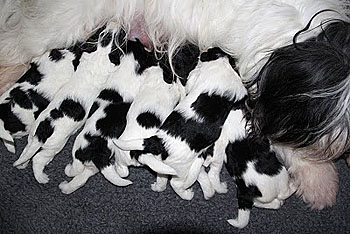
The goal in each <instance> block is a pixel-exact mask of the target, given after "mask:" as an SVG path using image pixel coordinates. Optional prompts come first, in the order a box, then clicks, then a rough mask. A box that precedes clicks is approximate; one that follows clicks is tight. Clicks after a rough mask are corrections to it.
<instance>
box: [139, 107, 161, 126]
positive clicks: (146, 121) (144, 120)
mask: <svg viewBox="0 0 350 234" xmlns="http://www.w3.org/2000/svg"><path fill="white" fill-rule="evenodd" d="M136 121H137V122H138V124H140V126H142V127H144V128H146V129H148V128H154V127H160V125H161V124H162V123H161V121H160V118H159V117H158V116H156V115H155V114H154V113H151V112H148V111H146V112H143V113H141V114H139V115H138V116H137V118H136Z"/></svg>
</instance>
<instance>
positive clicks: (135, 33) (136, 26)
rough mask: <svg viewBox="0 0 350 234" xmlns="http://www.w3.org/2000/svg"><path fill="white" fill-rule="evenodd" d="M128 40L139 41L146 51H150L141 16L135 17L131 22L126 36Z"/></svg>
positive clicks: (149, 42) (150, 44)
mask: <svg viewBox="0 0 350 234" xmlns="http://www.w3.org/2000/svg"><path fill="white" fill-rule="evenodd" d="M128 39H129V40H136V39H139V40H140V42H141V43H142V44H143V45H144V46H145V47H146V48H148V49H152V43H151V41H150V39H149V37H148V35H147V33H146V31H145V20H144V18H143V16H142V15H138V16H136V17H135V18H134V19H133V21H132V22H131V28H130V31H129V34H128Z"/></svg>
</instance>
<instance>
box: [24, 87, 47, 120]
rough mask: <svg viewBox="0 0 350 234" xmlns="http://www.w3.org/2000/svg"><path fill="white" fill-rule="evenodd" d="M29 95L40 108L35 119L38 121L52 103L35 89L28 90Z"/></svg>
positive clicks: (35, 114)
mask: <svg viewBox="0 0 350 234" xmlns="http://www.w3.org/2000/svg"><path fill="white" fill-rule="evenodd" d="M28 93H29V97H30V99H31V100H32V102H33V104H34V105H35V106H36V107H37V108H38V110H37V111H35V112H34V118H35V119H37V118H38V116H39V115H40V113H41V112H42V111H43V110H45V109H46V107H47V106H48V105H49V103H50V102H49V100H48V99H47V98H44V96H43V95H41V94H39V93H38V92H36V91H34V90H33V89H30V90H28Z"/></svg>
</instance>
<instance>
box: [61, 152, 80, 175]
mask: <svg viewBox="0 0 350 234" xmlns="http://www.w3.org/2000/svg"><path fill="white" fill-rule="evenodd" d="M84 168H85V167H84V164H83V163H82V162H81V161H80V160H78V159H76V158H75V157H73V162H72V163H71V164H67V166H66V167H65V169H64V173H65V174H66V175H67V176H68V177H74V176H77V175H79V174H80V173H82V172H83V170H84Z"/></svg>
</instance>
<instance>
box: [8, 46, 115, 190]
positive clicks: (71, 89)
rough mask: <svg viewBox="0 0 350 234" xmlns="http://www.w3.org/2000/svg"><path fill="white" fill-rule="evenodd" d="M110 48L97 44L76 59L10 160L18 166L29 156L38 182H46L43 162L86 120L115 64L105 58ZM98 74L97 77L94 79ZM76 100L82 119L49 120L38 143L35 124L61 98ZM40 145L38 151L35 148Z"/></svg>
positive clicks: (60, 148)
mask: <svg viewBox="0 0 350 234" xmlns="http://www.w3.org/2000/svg"><path fill="white" fill-rule="evenodd" d="M110 51H111V43H110V45H108V46H107V47H101V46H100V45H98V47H97V50H96V51H95V52H93V53H90V54H88V53H84V54H83V55H82V57H81V59H80V65H79V66H78V68H77V71H76V72H75V73H74V74H73V76H72V78H71V80H70V81H69V82H68V83H67V84H65V85H64V86H63V87H62V88H61V89H60V90H59V91H58V92H57V94H56V95H55V97H54V99H53V100H52V101H51V103H50V104H49V106H48V107H47V108H46V109H45V110H44V111H43V112H42V113H41V114H40V115H39V117H38V118H37V119H36V121H35V123H34V125H33V127H32V128H31V130H30V133H29V136H28V144H27V146H26V147H25V149H24V151H23V152H22V154H21V155H20V157H19V159H18V160H17V161H16V162H15V163H14V166H16V167H18V168H24V167H25V166H26V165H27V164H28V162H29V160H30V159H31V158H32V157H33V156H34V155H35V156H34V158H33V171H34V176H35V178H36V180H37V181H38V182H39V183H47V182H48V181H49V178H48V176H47V175H46V174H45V173H44V172H43V170H44V168H45V166H46V165H47V164H48V163H49V162H50V161H51V160H52V159H53V157H54V156H55V155H56V154H57V153H58V152H60V151H61V150H62V148H63V147H64V145H65V143H66V142H67V140H68V139H69V137H70V136H71V135H73V134H74V133H75V132H76V131H77V130H78V129H79V128H80V127H82V126H83V124H84V122H85V121H86V118H87V114H88V111H89V110H90V107H91V106H92V104H93V102H94V100H95V99H96V97H97V95H98V94H99V92H100V90H101V89H102V88H103V85H104V84H105V82H106V81H107V79H108V78H109V77H110V75H111V74H113V72H115V71H116V70H117V68H118V67H116V66H114V64H112V63H111V62H110V61H109V58H108V54H109V53H110ZM96 77H98V79H96ZM67 98H70V99H73V100H75V101H78V102H79V103H80V104H81V105H82V106H83V108H84V110H85V112H86V114H85V117H84V119H83V120H82V121H78V122H76V121H74V120H73V119H71V118H70V117H68V116H64V117H63V118H59V119H57V120H53V121H52V125H53V127H54V133H53V134H52V135H51V136H50V137H49V138H48V139H47V141H46V142H45V143H44V144H42V143H40V142H39V141H38V138H37V136H36V135H35V133H36V130H37V128H38V126H39V124H40V123H41V122H42V121H44V120H45V119H46V118H50V112H51V110H53V109H58V108H59V107H60V105H61V103H62V101H64V100H65V99H67ZM39 148H42V150H41V151H40V152H38V153H37V154H36V152H37V151H38V150H39Z"/></svg>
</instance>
